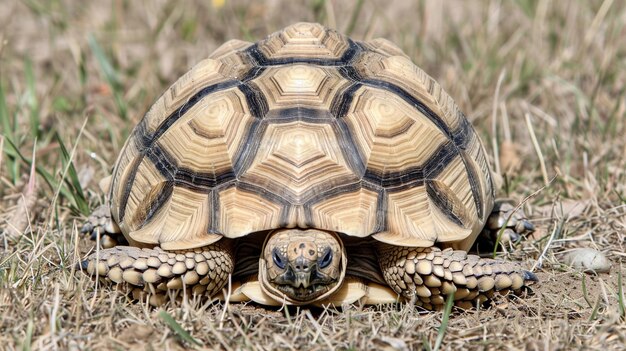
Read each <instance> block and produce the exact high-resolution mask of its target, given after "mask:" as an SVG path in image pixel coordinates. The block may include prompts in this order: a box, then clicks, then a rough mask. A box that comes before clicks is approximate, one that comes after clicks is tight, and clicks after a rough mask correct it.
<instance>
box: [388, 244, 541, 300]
mask: <svg viewBox="0 0 626 351" xmlns="http://www.w3.org/2000/svg"><path fill="white" fill-rule="evenodd" d="M377 253H378V260H379V264H380V268H381V270H382V272H383V276H384V277H385V280H386V281H387V283H388V284H389V286H390V287H391V288H392V289H393V290H394V291H396V292H397V293H398V294H400V295H401V296H402V297H404V298H405V299H407V300H409V301H415V303H416V304H417V305H419V306H422V307H424V308H426V309H438V308H440V307H442V306H443V305H444V304H445V300H446V296H447V295H449V294H454V301H455V305H457V306H459V307H463V308H471V307H472V306H473V305H475V303H476V302H479V303H482V302H485V301H487V300H489V299H490V298H491V297H492V296H493V294H494V292H500V293H506V292H508V291H513V292H518V293H519V292H520V290H521V288H522V287H523V286H525V285H526V283H527V282H529V281H536V280H537V277H536V276H535V275H534V274H533V273H531V272H527V271H525V270H523V269H522V267H521V266H520V265H518V264H517V263H514V262H503V261H498V260H492V259H484V258H480V257H478V256H475V255H468V254H467V252H465V251H459V250H456V251H455V250H452V249H445V250H443V251H442V250H441V249H439V248H436V247H399V246H392V245H388V244H384V243H379V244H378V248H377Z"/></svg>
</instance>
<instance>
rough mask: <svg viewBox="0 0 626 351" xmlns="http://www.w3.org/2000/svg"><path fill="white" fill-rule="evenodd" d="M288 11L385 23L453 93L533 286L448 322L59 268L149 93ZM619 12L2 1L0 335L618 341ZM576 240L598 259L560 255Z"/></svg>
mask: <svg viewBox="0 0 626 351" xmlns="http://www.w3.org/2000/svg"><path fill="white" fill-rule="evenodd" d="M296 21H317V22H320V23H323V24H325V25H327V26H330V27H333V28H336V29H338V30H339V31H341V32H343V33H347V34H349V35H350V36H351V37H353V38H355V39H372V38H376V37H384V38H387V39H389V40H391V41H393V42H395V43H397V44H398V45H399V46H400V47H401V48H402V49H403V50H404V51H405V52H406V53H407V54H408V55H409V56H410V57H411V58H412V59H413V61H414V62H415V63H416V64H417V65H418V66H420V67H421V68H422V69H424V70H425V71H426V72H428V73H429V74H430V75H431V76H433V77H434V78H436V79H437V80H438V81H439V83H440V84H441V85H442V86H443V87H444V89H445V90H446V91H447V92H448V93H449V94H450V95H451V96H452V97H453V98H454V99H455V100H456V101H457V103H458V105H459V106H460V108H461V109H462V110H463V111H464V112H465V113H466V114H467V116H468V118H469V119H470V120H471V122H472V123H473V124H474V126H475V128H476V129H477V131H478V133H479V134H480V136H481V138H482V140H483V142H484V145H485V148H486V150H487V153H488V155H489V157H490V162H491V164H492V165H493V170H494V173H495V174H496V175H497V178H498V179H499V180H501V181H500V183H501V187H500V189H499V194H498V195H499V196H501V197H510V198H512V199H514V200H515V201H522V200H524V199H526V201H525V204H524V209H525V211H526V213H527V214H528V215H529V216H530V217H531V218H532V220H533V221H534V223H535V224H536V226H537V231H536V232H535V233H533V234H532V235H531V236H529V237H528V238H526V239H525V240H524V241H522V242H521V243H520V244H517V245H515V246H513V247H509V248H508V249H507V251H508V252H501V253H499V257H501V258H505V259H510V260H515V261H519V262H522V263H523V264H524V265H525V266H526V267H528V269H529V270H532V271H533V272H536V273H537V275H538V277H539V279H540V282H539V283H537V284H535V285H534V286H533V294H532V295H530V296H527V297H525V298H521V299H520V298H513V299H502V300H500V301H498V303H497V304H495V306H493V307H491V308H489V309H482V310H471V311H457V310H454V311H453V312H452V314H451V315H450V319H449V321H448V322H447V325H446V324H445V323H442V322H443V321H444V320H445V316H444V314H443V313H442V312H427V311H422V310H420V309H418V308H415V307H413V306H408V305H394V306H392V305H387V306H358V305H352V306H346V307H344V308H343V309H336V308H327V309H318V308H313V309H306V308H280V309H278V308H263V307H260V306H257V305H254V304H224V303H220V302H217V303H211V302H207V301H195V300H191V301H189V300H186V301H183V302H178V303H171V304H169V305H167V306H165V307H163V308H151V307H149V306H146V305H145V304H143V303H136V302H133V301H130V300H129V299H128V298H127V297H126V296H124V295H123V294H120V293H117V292H116V291H115V290H114V289H111V288H107V287H104V288H102V287H101V288H98V289H96V288H95V285H94V283H93V282H92V281H91V280H90V279H88V278H87V277H86V276H85V275H84V274H82V273H81V272H77V271H76V268H75V267H76V263H77V262H79V261H80V260H81V258H82V257H84V255H85V254H86V253H87V252H88V251H89V250H90V248H91V247H92V246H93V244H92V243H91V242H90V241H89V240H88V239H87V238H85V237H83V236H82V235H81V234H80V233H79V228H80V226H81V225H82V223H83V221H84V220H85V218H86V215H87V214H88V213H89V211H90V210H91V209H94V208H95V207H97V206H98V205H99V204H101V203H102V202H103V201H104V197H103V195H102V194H101V193H100V191H99V189H98V180H99V179H101V178H102V177H104V176H106V175H108V174H110V171H111V168H112V166H113V163H114V162H115V159H116V156H117V153H118V151H119V150H120V149H121V146H122V145H123V143H124V141H125V139H126V137H127V136H128V134H129V133H130V131H131V129H132V127H133V126H134V124H135V123H137V122H138V121H139V120H140V119H141V117H142V116H143V114H144V113H145V111H146V110H147V109H148V107H149V106H150V105H151V104H152V102H154V100H155V99H156V98H157V97H158V96H159V95H160V94H161V93H162V92H163V91H164V90H165V89H166V88H167V87H168V86H169V85H170V84H172V83H173V82H174V81H175V80H176V79H177V78H178V77H179V76H181V75H182V74H183V73H184V72H186V71H187V70H188V69H189V68H190V67H191V66H193V65H194V64H195V63H197V62H199V61H200V60H202V59H203V58H205V57H206V56H208V54H209V53H210V52H212V51H213V50H214V49H215V48H216V47H217V46H218V45H219V44H220V43H222V42H224V41H226V40H228V39H232V38H240V39H243V40H249V41H256V40H259V39H261V38H263V37H264V36H266V35H267V34H269V33H271V32H274V31H276V30H278V29H280V28H282V27H284V26H286V25H289V24H291V23H293V22H296ZM624 23H626V3H624V2H622V1H612V0H604V1H577V2H574V1H547V0H538V1H530V0H518V1H495V0H494V1H482V2H469V1H460V0H459V1H449V2H445V3H442V2H439V1H434V0H433V1H415V2H408V1H399V0H389V1H379V0H358V1H354V2H347V1H345V2H344V1H330V0H311V1H306V2H302V3H298V2H294V1H278V0H267V1H254V2H244V1H230V0H221V1H220V0H213V1H186V2H176V1H121V0H120V1H115V0H110V1H106V0H105V1H99V2H86V1H63V0H55V1H36V0H24V1H14V0H5V1H3V2H2V5H1V6H0V128H1V130H2V134H1V136H0V149H2V150H3V152H2V153H0V184H1V185H0V228H1V229H0V230H1V231H2V234H1V235H0V349H2V350H4V349H6V350H13V349H21V350H30V349H52V350H57V349H58V350H82V349H120V350H123V349H129V348H131V347H132V348H134V349H135V348H136V349H146V350H154V349H168V350H178V349H189V348H198V349H227V350H230V349H263V350H273V349H279V348H280V349H292V350H296V349H306V350H326V349H351V350H361V349H386V350H419V349H436V348H439V349H472V350H474V349H475V350H523V349H527V350H623V349H625V348H626V346H625V345H626V315H625V311H624V310H625V306H626V302H625V299H624V292H623V291H624V287H626V284H624V279H625V278H623V277H622V275H623V273H622V272H626V268H625V264H624V261H625V258H626V251H625V246H626V240H625V237H626V99H625V97H626V41H624V38H625V37H626V27H625V26H624ZM530 195H532V196H530ZM580 247H587V248H594V249H596V250H599V251H601V252H603V253H604V254H605V255H606V256H607V257H608V259H609V260H610V263H611V270H610V272H609V273H601V274H598V275H595V274H589V273H582V272H580V271H578V270H577V269H574V268H571V267H569V266H567V265H566V264H564V263H563V262H564V260H563V257H564V256H565V255H566V253H567V252H568V251H570V250H572V249H574V248H580ZM620 282H621V286H620ZM170 319H173V321H174V322H168V321H169V320H170ZM442 324H443V326H442ZM441 336H443V339H442V341H441V344H440V345H439V344H437V339H438V337H441Z"/></svg>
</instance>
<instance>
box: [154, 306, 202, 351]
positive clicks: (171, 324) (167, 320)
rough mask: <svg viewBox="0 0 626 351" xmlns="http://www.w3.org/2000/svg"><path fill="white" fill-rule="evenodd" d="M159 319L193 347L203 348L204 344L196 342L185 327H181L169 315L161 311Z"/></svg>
mask: <svg viewBox="0 0 626 351" xmlns="http://www.w3.org/2000/svg"><path fill="white" fill-rule="evenodd" d="M159 318H161V319H162V320H163V322H165V324H167V326H168V327H170V328H171V329H172V330H173V331H174V333H176V335H178V336H179V337H180V338H181V339H183V340H184V341H186V342H188V343H190V344H192V345H197V346H202V343H200V341H198V340H196V339H195V338H194V337H193V336H191V335H190V334H189V333H188V332H187V331H186V330H185V329H183V327H181V325H180V324H178V322H176V320H175V319H174V318H173V317H172V316H171V315H170V314H169V313H167V312H165V311H164V310H161V311H159Z"/></svg>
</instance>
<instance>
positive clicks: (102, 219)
mask: <svg viewBox="0 0 626 351" xmlns="http://www.w3.org/2000/svg"><path fill="white" fill-rule="evenodd" d="M80 232H81V233H85V234H91V236H90V239H91V240H94V241H97V240H98V235H100V241H99V243H100V246H101V247H103V248H105V249H108V248H111V247H114V246H117V245H125V244H126V245H128V241H126V238H124V235H123V234H122V231H121V230H120V228H119V227H118V226H117V223H115V221H114V220H113V218H111V208H110V207H109V205H108V204H105V205H102V206H100V207H98V208H96V209H95V210H94V211H93V212H91V214H90V215H89V217H87V222H85V224H83V227H82V228H81V230H80Z"/></svg>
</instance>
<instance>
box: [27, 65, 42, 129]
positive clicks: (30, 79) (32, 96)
mask: <svg viewBox="0 0 626 351" xmlns="http://www.w3.org/2000/svg"><path fill="white" fill-rule="evenodd" d="M24 66H25V67H24V73H25V75H26V105H27V106H28V109H29V110H30V114H29V117H30V136H31V138H33V139H34V138H37V137H39V102H38V101H37V90H36V89H35V74H34V73H33V64H32V62H31V61H30V60H26V63H25V64H24Z"/></svg>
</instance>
